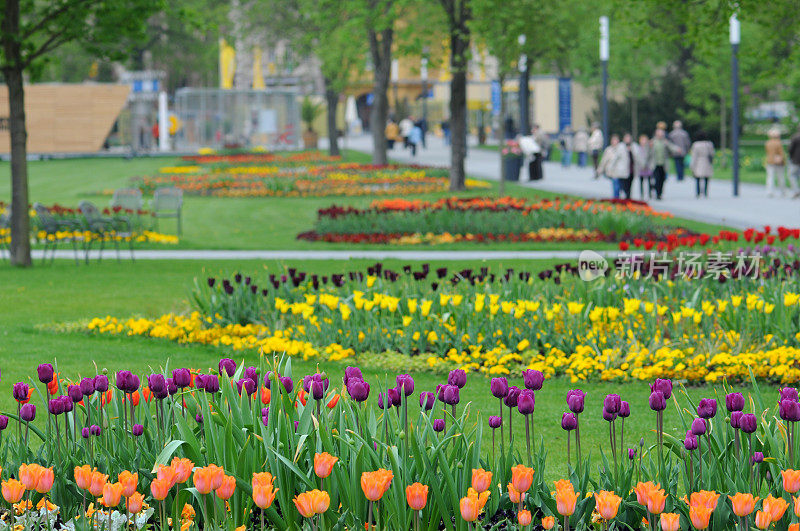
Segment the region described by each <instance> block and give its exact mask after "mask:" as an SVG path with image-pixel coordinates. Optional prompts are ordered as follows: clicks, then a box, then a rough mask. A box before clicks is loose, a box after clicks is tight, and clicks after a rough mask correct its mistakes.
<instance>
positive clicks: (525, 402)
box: [517, 389, 536, 415]
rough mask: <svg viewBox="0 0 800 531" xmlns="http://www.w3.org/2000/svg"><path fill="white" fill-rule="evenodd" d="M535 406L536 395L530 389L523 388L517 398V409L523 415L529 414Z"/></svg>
mask: <svg viewBox="0 0 800 531" xmlns="http://www.w3.org/2000/svg"><path fill="white" fill-rule="evenodd" d="M535 408H536V396H535V395H534V394H533V391H531V390H530V389H525V390H524V391H522V392H521V393H520V395H519V399H517V409H518V410H519V412H520V413H522V414H523V415H530V414H531V413H533V410H534V409H535Z"/></svg>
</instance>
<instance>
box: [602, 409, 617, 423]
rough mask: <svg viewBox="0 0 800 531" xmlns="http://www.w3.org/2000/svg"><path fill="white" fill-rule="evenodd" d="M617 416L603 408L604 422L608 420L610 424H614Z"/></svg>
mask: <svg viewBox="0 0 800 531" xmlns="http://www.w3.org/2000/svg"><path fill="white" fill-rule="evenodd" d="M616 418H617V414H616V413H614V412H612V411H609V410H607V409H606V408H605V407H604V408H603V420H607V421H608V422H613V421H614V420H616Z"/></svg>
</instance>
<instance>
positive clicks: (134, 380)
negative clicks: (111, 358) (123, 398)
mask: <svg viewBox="0 0 800 531" xmlns="http://www.w3.org/2000/svg"><path fill="white" fill-rule="evenodd" d="M139 385H140V383H139V377H138V376H136V375H135V374H131V388H130V391H129V392H130V393H135V392H136V391H138V390H139Z"/></svg>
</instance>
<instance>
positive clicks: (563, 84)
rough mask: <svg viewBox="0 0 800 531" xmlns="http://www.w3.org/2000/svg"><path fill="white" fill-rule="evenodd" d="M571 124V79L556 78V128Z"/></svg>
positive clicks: (561, 129)
mask: <svg viewBox="0 0 800 531" xmlns="http://www.w3.org/2000/svg"><path fill="white" fill-rule="evenodd" d="M571 126H572V80H571V79H570V78H568V77H560V78H558V130H559V131H563V130H564V128H565V127H571Z"/></svg>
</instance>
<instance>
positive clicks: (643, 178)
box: [634, 135, 655, 200]
mask: <svg viewBox="0 0 800 531" xmlns="http://www.w3.org/2000/svg"><path fill="white" fill-rule="evenodd" d="M634 148H635V149H636V155H637V158H638V160H639V172H638V176H639V197H641V199H642V200H644V199H645V197H646V198H647V199H650V198H652V197H653V192H654V191H655V187H654V186H653V166H654V165H653V145H652V142H651V141H650V139H649V138H648V137H647V135H639V143H638V144H636V145H634ZM645 182H646V183H647V196H645V195H644V183H645Z"/></svg>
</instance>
